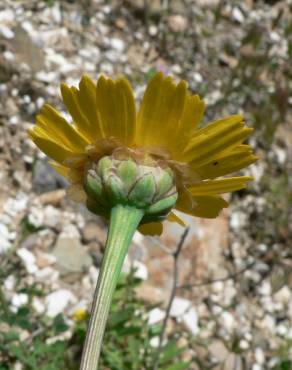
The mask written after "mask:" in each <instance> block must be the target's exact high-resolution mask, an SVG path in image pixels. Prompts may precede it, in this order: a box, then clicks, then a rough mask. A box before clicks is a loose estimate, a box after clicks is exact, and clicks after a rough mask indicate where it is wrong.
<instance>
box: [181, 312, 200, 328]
mask: <svg viewBox="0 0 292 370" xmlns="http://www.w3.org/2000/svg"><path fill="white" fill-rule="evenodd" d="M182 322H183V323H184V324H185V326H186V328H187V329H188V330H189V331H190V332H191V333H192V334H193V335H197V334H198V332H199V326H198V314H197V311H196V310H195V308H194V307H191V308H190V309H189V310H188V311H187V312H186V313H184V314H183V316H182Z"/></svg>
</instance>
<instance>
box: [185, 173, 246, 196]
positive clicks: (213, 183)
mask: <svg viewBox="0 0 292 370" xmlns="http://www.w3.org/2000/svg"><path fill="white" fill-rule="evenodd" d="M251 180H252V177H250V176H240V177H230V178H227V179H218V180H206V181H202V182H201V183H198V184H195V185H192V186H191V187H190V188H189V189H188V190H189V191H190V192H191V194H192V195H195V196H197V195H216V194H223V193H229V192H232V191H236V190H240V189H243V188H245V187H246V185H247V182H248V181H251Z"/></svg>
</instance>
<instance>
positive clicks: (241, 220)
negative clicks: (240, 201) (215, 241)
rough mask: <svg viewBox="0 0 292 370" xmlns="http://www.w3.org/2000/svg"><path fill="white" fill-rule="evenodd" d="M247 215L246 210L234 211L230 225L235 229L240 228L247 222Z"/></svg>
mask: <svg viewBox="0 0 292 370" xmlns="http://www.w3.org/2000/svg"><path fill="white" fill-rule="evenodd" d="M246 218H247V215H246V213H244V212H233V213H231V217H230V226H231V227H232V228H233V229H234V230H239V229H240V228H242V227H243V226H244V225H245V224H246Z"/></svg>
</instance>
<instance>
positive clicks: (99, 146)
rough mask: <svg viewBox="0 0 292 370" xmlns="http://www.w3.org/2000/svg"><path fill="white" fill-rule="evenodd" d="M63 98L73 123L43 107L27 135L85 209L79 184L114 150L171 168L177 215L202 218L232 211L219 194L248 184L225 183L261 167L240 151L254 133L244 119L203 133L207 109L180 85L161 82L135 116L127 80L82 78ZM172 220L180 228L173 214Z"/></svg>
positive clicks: (156, 80)
mask: <svg viewBox="0 0 292 370" xmlns="http://www.w3.org/2000/svg"><path fill="white" fill-rule="evenodd" d="M61 92H62V97H63V100H64V103H65V105H66V107H67V109H68V111H69V113H70V115H71V116H72V123H68V122H67V121H66V120H65V119H64V118H63V117H62V116H61V115H60V114H59V113H58V112H57V111H56V110H55V109H54V108H53V107H51V106H50V105H47V104H46V105H45V106H44V107H43V108H42V111H41V112H40V114H39V115H38V116H37V124H36V125H35V126H34V127H33V128H32V129H31V130H30V131H29V134H30V137H31V138H32V140H33V141H34V142H35V144H36V145H37V146H38V147H39V148H40V149H41V150H42V151H43V152H44V153H45V154H46V155H47V156H49V157H50V158H52V159H53V162H51V165H52V166H53V167H54V168H55V169H56V170H57V171H58V172H59V173H60V174H62V175H63V176H65V177H67V178H68V179H69V180H70V182H71V183H72V187H71V189H70V190H69V193H71V195H72V196H75V198H76V197H77V198H79V200H80V201H84V200H85V197H86V194H85V193H84V191H83V190H82V181H83V177H84V172H85V171H86V169H87V168H88V166H89V164H90V163H92V162H93V161H97V160H99V159H100V158H102V157H103V156H105V155H111V154H112V153H114V152H115V151H117V150H124V151H127V152H128V153H130V155H133V156H139V155H141V154H142V155H143V154H145V155H148V156H150V157H151V158H155V160H158V161H161V162H164V163H166V164H167V166H168V167H170V168H171V169H172V170H173V171H174V173H175V178H176V186H177V188H178V200H177V203H176V205H175V208H176V209H177V210H179V211H182V212H184V213H187V214H189V215H193V216H197V217H205V218H214V217H216V216H218V214H219V212H220V210H221V209H222V208H225V207H227V206H228V203H227V202H226V201H225V200H224V199H223V198H222V197H221V194H223V193H227V192H232V191H235V190H239V189H242V188H245V187H246V184H247V182H248V181H249V180H251V177H247V176H241V177H229V178H220V177H221V176H224V175H228V174H230V173H232V172H235V171H238V170H240V169H242V168H243V167H246V166H248V165H250V164H251V163H253V162H255V161H256V160H257V157H256V156H255V155H253V153H252V149H251V147H250V146H249V145H246V144H243V142H244V140H245V139H246V138H247V137H248V136H249V135H250V133H251V132H252V131H253V129H252V128H248V127H246V125H245V122H244V118H243V117H242V116H241V115H232V116H229V117H226V118H223V119H220V120H216V121H214V122H211V123H209V124H208V125H206V126H205V127H203V128H200V127H199V123H200V121H201V119H202V117H203V114H204V109H205V104H204V102H203V101H202V100H201V99H200V98H199V96H198V95H191V94H190V93H189V92H188V90H187V83H186V82H185V81H181V82H179V83H178V84H175V83H174V81H173V79H172V78H171V77H166V76H164V75H163V74H162V73H158V74H156V75H155V76H154V77H153V78H152V80H151V81H150V82H149V84H148V86H147V89H146V92H145V94H144V97H143V99H142V102H141V106H140V109H139V110H138V112H136V105H135V100H134V96H133V92H132V89H131V86H130V84H129V82H128V81H127V80H126V79H125V78H121V79H118V80H116V81H114V80H112V79H110V78H106V77H104V76H101V77H100V78H99V79H98V81H97V83H96V84H95V83H94V82H93V81H92V80H91V79H90V78H89V77H88V76H83V77H82V79H81V81H80V84H79V88H76V87H69V86H67V85H65V84H62V85H61ZM218 177H219V178H218ZM76 190H77V191H76ZM168 219H169V220H171V221H176V222H179V223H181V224H182V223H183V221H182V220H180V218H178V216H177V215H176V214H175V213H174V212H171V213H170V214H169V216H168ZM148 226H149V227H148ZM161 230H162V226H161V224H160V223H151V224H148V225H143V231H144V232H146V233H148V232H149V233H160V232H161Z"/></svg>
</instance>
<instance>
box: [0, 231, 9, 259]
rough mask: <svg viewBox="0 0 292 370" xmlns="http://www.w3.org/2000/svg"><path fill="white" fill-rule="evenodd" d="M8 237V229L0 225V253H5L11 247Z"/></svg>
mask: <svg viewBox="0 0 292 370" xmlns="http://www.w3.org/2000/svg"><path fill="white" fill-rule="evenodd" d="M9 235H10V233H9V230H8V227H7V226H6V225H4V224H0V253H3V252H5V251H7V250H8V249H9V248H10V247H11V243H10V241H9Z"/></svg>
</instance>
